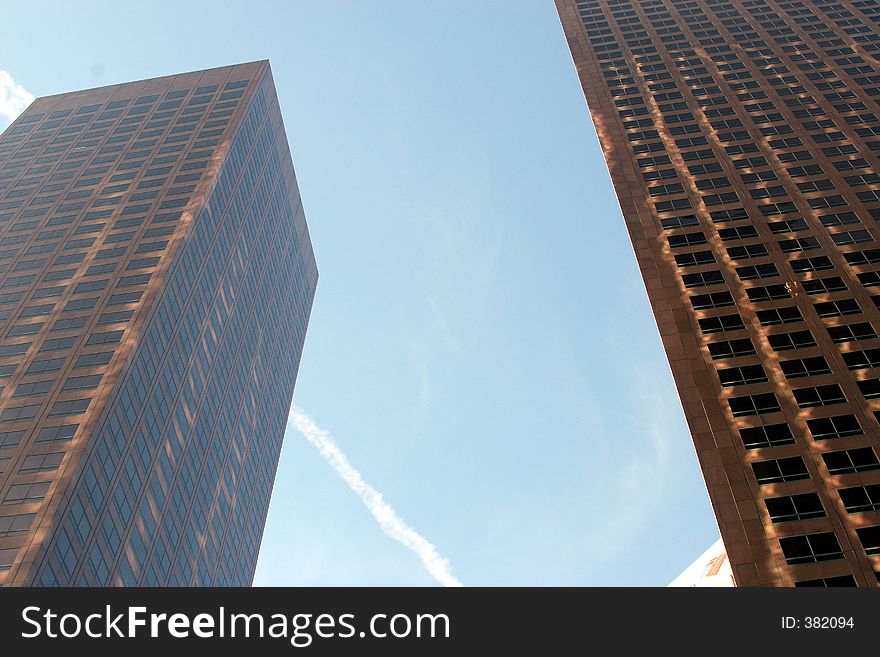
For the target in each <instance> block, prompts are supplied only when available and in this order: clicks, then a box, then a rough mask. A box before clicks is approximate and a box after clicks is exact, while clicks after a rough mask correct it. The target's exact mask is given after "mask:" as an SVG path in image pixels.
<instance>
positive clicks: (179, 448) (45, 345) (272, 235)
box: [0, 61, 318, 586]
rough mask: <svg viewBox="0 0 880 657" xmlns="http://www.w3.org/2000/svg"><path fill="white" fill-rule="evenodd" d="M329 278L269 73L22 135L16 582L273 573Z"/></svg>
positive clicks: (108, 106) (12, 479) (148, 84)
mask: <svg viewBox="0 0 880 657" xmlns="http://www.w3.org/2000/svg"><path fill="white" fill-rule="evenodd" d="M317 276H318V274H317V269H316V266H315V261H314V257H313V254H312V248H311V243H310V240H309V234H308V229H307V226H306V221H305V216H304V214H303V208H302V203H301V201H300V197H299V192H298V189H297V184H296V179H295V176H294V170H293V164H292V162H291V157H290V151H289V149H288V146H287V139H286V136H285V131H284V125H283V123H282V119H281V112H280V109H279V106H278V100H277V97H276V93H275V88H274V84H273V81H272V75H271V71H270V68H269V64H268V62H265V61H263V62H254V63H249V64H243V65H237V66H230V67H225V68H217V69H210V70H206V71H199V72H194V73H186V74H182V75H172V76H168V77H162V78H156V79H151V80H145V81H141V82H132V83H127V84H119V85H114V86H108V87H102V88H98V89H91V90H87V91H79V92H73V93H65V94H60V95H56V96H48V97H43V98H38V99H37V100H35V101H34V102H33V104H32V105H31V106H30V107H29V108H28V109H27V110H26V111H25V112H24V114H22V115H21V116H20V117H19V118H18V119H17V120H16V121H15V122H14V123H13V124H12V125H11V126H10V127H9V128H8V129H7V130H6V131H5V132H4V133H3V134H2V136H0V377H2V378H0V585H7V586H19V585H42V586H54V585H76V586H83V585H88V586H106V585H126V586H130V585H146V586H157V585H159V586H161V585H181V586H186V585H233V586H235V585H248V584H250V583H251V580H252V577H253V572H254V568H255V565H256V559H257V553H258V550H259V545H260V540H261V537H262V531H263V525H264V522H265V517H266V512H267V508H268V504H269V497H270V494H271V490H272V484H273V481H274V477H275V470H276V466H277V463H278V457H279V451H280V448H281V441H282V438H283V434H284V429H285V425H286V420H287V414H288V409H289V407H290V402H291V399H292V395H293V387H294V381H295V379H296V373H297V368H298V365H299V359H300V355H301V353H302V348H303V341H304V338H305V333H306V327H307V324H308V318H309V313H310V310H311V304H312V299H313V297H314V292H315V287H316V284H317Z"/></svg>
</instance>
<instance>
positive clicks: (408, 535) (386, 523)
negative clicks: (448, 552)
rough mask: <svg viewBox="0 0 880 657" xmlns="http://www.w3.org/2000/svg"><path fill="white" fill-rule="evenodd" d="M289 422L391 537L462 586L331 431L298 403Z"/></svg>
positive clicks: (446, 581) (438, 575)
mask: <svg viewBox="0 0 880 657" xmlns="http://www.w3.org/2000/svg"><path fill="white" fill-rule="evenodd" d="M287 422H288V425H291V426H293V427H294V428H295V429H296V430H297V431H299V432H300V433H301V434H302V435H304V436H305V437H306V440H308V441H309V442H310V443H312V445H314V446H315V447H317V448H318V451H319V452H320V453H321V456H323V457H324V459H325V460H326V461H327V462H328V463H329V464H330V465H331V466H332V467H333V469H334V470H336V473H337V474H338V475H339V476H340V477H342V479H343V481H345V483H346V484H348V487H349V488H351V490H353V491H354V492H355V494H357V496H358V497H360V498H361V501H362V502H363V503H364V505H365V506H366V507H367V509H369V511H370V513H372V514H373V517H374V518H375V519H376V521H377V522H378V523H379V526H380V527H381V528H382V531H383V532H385V534H386V535H387V536H389V537H391V538H393V539H394V540H395V541H398V542H399V543H401V544H402V545H404V546H405V547H406V548H407V549H409V550H410V551H412V552H413V553H415V555H416V556H417V557H418V558H419V559H421V560H422V564H423V565H424V566H425V569H426V570H427V571H428V573H430V575H431V577H433V578H434V579H435V580H437V581H438V582H439V583H440V584H442V585H443V586H462V584H461V582H459V581H458V580H457V579H456V578H455V576H454V575H453V574H452V569H451V567H450V565H449V561H448V560H447V559H445V558H444V557H442V556H440V554H439V553H438V552H437V549H436V548H435V547H434V546H433V545H432V544H431V543H430V542H429V541H428V540H427V539H426V538H425V537H424V536H422V535H421V534H419V533H418V532H417V531H416V530H415V529H413V528H412V527H410V526H409V525H407V524H406V523H405V522H404V521H403V519H402V518H401V517H400V516H398V515H397V512H396V511H395V510H394V509H393V508H392V507H391V505H390V504H388V502H386V501H385V500H384V499H382V495H381V493H379V491H377V490H376V489H375V488H373V487H372V486H370V484H368V483H367V482H365V481H364V478H363V477H362V476H361V473H360V472H358V471H357V470H355V469H354V468H353V467H352V465H351V464H350V463H349V462H348V458H347V457H346V456H345V454H343V453H342V451H341V450H340V449H339V447H337V446H336V443H335V442H333V439H332V438H331V437H330V434H329V433H327V432H326V431H324V430H323V429H321V428H320V427H319V426H318V425H316V424H315V422H314V421H313V420H312V419H311V418H310V417H309V416H308V415H306V413H305V412H304V411H303V410H302V409H301V408H299V407H298V406H294V407H293V408H291V410H290V416H289V417H288V419H287Z"/></svg>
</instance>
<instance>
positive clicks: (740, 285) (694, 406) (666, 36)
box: [556, 0, 880, 586]
mask: <svg viewBox="0 0 880 657" xmlns="http://www.w3.org/2000/svg"><path fill="white" fill-rule="evenodd" d="M556 5H557V9H558V12H559V15H560V17H561V20H562V25H563V28H564V31H565V35H566V38H567V40H568V43H569V46H570V49H571V52H572V56H573V58H574V61H575V65H576V68H577V72H578V76H579V78H580V81H581V84H582V86H583V90H584V94H585V96H586V99H587V103H588V105H589V110H590V113H591V114H592V117H593V122H594V124H595V127H596V131H597V133H598V135H599V141H600V143H601V146H602V149H603V152H604V154H605V158H606V160H607V163H608V168H609V170H610V172H611V178H612V181H613V183H614V186H615V190H616V192H617V196H618V199H619V201H620V206H621V209H622V211H623V216H624V220H625V222H626V226H627V229H628V231H629V234H630V237H631V239H632V243H633V248H634V250H635V254H636V257H637V259H638V263H639V267H640V269H641V272H642V275H643V278H644V281H645V286H646V288H647V292H648V296H649V298H650V302H651V305H652V308H653V312H654V315H655V317H656V320H657V325H658V327H659V330H660V334H661V336H662V339H663V344H664V347H665V349H666V353H667V356H668V358H669V362H670V365H671V367H672V372H673V376H674V378H675V382H676V385H677V387H678V390H679V394H680V397H681V402H682V406H683V407H684V411H685V415H686V417H687V421H688V423H689V426H690V429H691V433H692V436H693V440H694V445H695V447H696V452H697V456H698V459H699V462H700V466H701V468H702V470H703V475H704V477H705V480H706V485H707V487H708V490H709V496H710V498H711V501H712V504H713V506H714V509H715V513H716V516H717V519H718V524H719V526H720V529H721V535H722V538H723V540H724V544H725V547H726V550H727V555H728V557H729V559H730V564H731V567H732V571H733V576H734V578H735V579H736V583H737V584H738V585H740V586H793V585H799V586H832V585H833V586H838V585H850V586H853V585H858V586H877V585H878V580H877V572H878V571H880V513H878V509H880V460H878V456H880V433H878V432H880V425H878V419H877V414H878V412H880V402H878V399H880V378H878V377H880V369H878V368H880V338H878V331H880V311H878V302H880V267H878V264H880V244H878V236H880V229H878V223H877V222H878V220H880V169H878V166H880V163H878V157H877V156H878V153H880V107H878V99H880V61H878V57H880V2H877V1H876V0H861V1H841V0H827V1H826V0H811V1H809V2H807V1H791V2H777V1H771V0H719V1H715V2H712V1H709V0H616V1H615V0H583V1H580V0H556Z"/></svg>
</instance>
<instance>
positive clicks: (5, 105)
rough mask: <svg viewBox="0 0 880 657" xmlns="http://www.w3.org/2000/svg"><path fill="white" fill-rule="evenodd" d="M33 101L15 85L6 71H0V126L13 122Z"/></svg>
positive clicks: (27, 93) (23, 89)
mask: <svg viewBox="0 0 880 657" xmlns="http://www.w3.org/2000/svg"><path fill="white" fill-rule="evenodd" d="M33 100H34V96H33V94H32V93H30V92H29V91H28V90H27V89H25V88H24V87H22V86H21V85H20V84H17V83H16V82H15V80H13V79H12V76H11V75H10V74H9V73H8V72H7V71H4V70H2V69H0V124H5V123H12V122H13V121H15V119H16V118H18V115H19V114H21V113H22V112H24V110H25V108H26V107H27V106H28V105H30V104H31V103H32V102H33Z"/></svg>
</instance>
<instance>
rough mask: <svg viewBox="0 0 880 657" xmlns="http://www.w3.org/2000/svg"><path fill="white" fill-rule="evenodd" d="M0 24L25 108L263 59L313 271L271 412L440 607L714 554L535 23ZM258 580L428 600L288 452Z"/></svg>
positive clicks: (639, 579) (31, 12) (260, 6)
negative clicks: (288, 369) (303, 328)
mask: <svg viewBox="0 0 880 657" xmlns="http://www.w3.org/2000/svg"><path fill="white" fill-rule="evenodd" d="M2 17H3V30H2V32H3V38H2V40H0V71H8V72H9V73H10V74H11V75H12V76H13V77H14V78H15V81H16V82H17V83H19V84H21V85H22V86H23V87H24V88H26V89H27V90H28V91H29V92H31V93H33V94H34V95H36V96H40V95H47V94H52V93H59V92H63V91H71V90H76V89H80V88H86V87H94V86H100V85H104V84H113V83H117V82H126V81H130V80H136V79H141V78H147V77H154V76H159V75H166V74H171V73H178V72H183V71H188V70H196V69H200V68H209V67H212V66H222V65H227V64H232V63H237V62H243V61H250V60H255V59H263V58H269V59H270V60H271V63H272V68H273V72H274V76H275V82H276V85H277V87H278V95H279V98H280V101H281V107H282V111H283V114H284V119H285V124H286V128H287V135H288V137H289V140H290V145H291V150H292V153H293V159H294V163H295V166H296V169H297V175H298V179H299V185H300V190H301V192H302V196H303V200H304V204H305V209H306V215H307V217H308V221H309V226H310V230H311V233H312V240H313V243H314V248H315V253H316V257H317V261H318V267H319V269H320V273H321V278H320V282H319V284H318V291H317V296H316V300H315V306H314V310H313V313H312V318H311V323H310V326H309V333H308V337H307V339H306V346H305V353H304V355H303V359H302V365H301V368H300V372H299V378H298V381H297V387H296V393H295V396H294V399H295V402H296V404H297V405H298V406H300V407H302V408H303V409H304V410H305V411H306V412H307V413H308V414H309V415H310V416H311V417H312V418H313V419H314V421H315V422H316V423H317V424H318V425H319V426H320V427H322V428H323V429H325V430H326V431H328V432H329V434H330V435H331V436H332V438H333V440H334V441H335V442H336V444H337V445H338V447H339V448H340V449H341V450H342V452H344V453H345V455H347V458H348V460H349V462H350V463H351V465H352V466H353V467H355V468H356V469H357V470H359V471H360V473H361V474H362V476H363V477H364V479H365V480H366V481H367V482H369V483H370V484H371V485H372V486H374V487H375V489H377V490H378V491H379V492H380V493H381V494H382V495H383V496H384V499H385V500H386V501H387V502H388V503H389V504H391V505H392V506H393V507H394V508H395V509H396V510H397V512H398V514H399V515H400V516H401V517H402V518H403V519H405V521H406V522H407V523H409V524H410V525H411V526H412V527H414V528H415V529H416V530H417V531H418V532H420V533H421V534H422V535H423V536H424V537H425V538H427V539H428V540H429V541H430V542H431V543H433V544H434V545H435V546H436V549H437V551H438V552H439V553H440V554H442V556H443V557H445V558H446V559H448V560H449V562H450V564H451V567H452V571H453V573H454V575H455V576H456V577H457V578H458V579H460V580H461V581H462V582H463V583H464V584H465V585H562V586H565V585H665V584H666V583H667V582H669V581H670V580H672V579H673V578H674V577H675V576H676V575H677V574H678V573H679V572H680V571H681V570H683V569H684V568H685V567H686V566H687V565H688V564H690V563H691V562H692V561H693V560H694V559H695V558H696V557H698V556H699V555H700V554H701V553H702V552H703V551H704V550H705V549H706V548H707V547H708V546H709V545H710V544H711V543H712V542H713V541H714V540H715V539H716V538H717V534H718V530H717V525H716V524H715V520H714V517H713V516H712V513H711V509H710V506H709V502H708V497H707V495H706V492H705V488H704V485H703V482H702V477H701V475H700V472H699V468H698V466H697V462H696V458H695V456H694V450H693V445H692V442H691V440H690V437H689V434H688V432H687V428H686V425H685V422H684V417H683V414H682V411H681V407H680V405H679V402H678V397H677V395H676V392H675V388H674V385H673V382H672V377H671V374H670V372H669V368H668V365H667V363H666V359H665V356H664V354H663V352H662V348H661V344H660V339H659V336H658V334H657V330H656V325H655V324H654V320H653V317H652V315H651V312H650V308H649V305H648V302H647V298H646V296H645V292H644V287H643V285H642V282H641V279H640V277H639V273H638V269H637V267H636V263H635V258H634V256H633V253H632V248H631V246H630V243H629V239H628V236H627V234H626V231H625V228H624V224H623V220H622V219H621V217H620V210H619V208H618V205H617V202H616V199H615V197H614V192H613V189H612V187H611V183H610V179H609V177H608V174H607V170H606V168H605V164H604V161H603V159H602V155H601V152H600V150H599V146H598V143H597V140H596V135H595V132H594V130H593V127H592V125H591V124H590V119H589V114H588V112H587V109H586V106H585V103H584V100H583V95H582V93H581V90H580V87H579V84H578V80H577V76H576V74H575V70H574V66H573V64H572V62H571V58H570V56H569V53H568V49H567V45H566V43H565V39H564V37H563V34H562V30H561V27H560V25H559V21H558V18H557V16H556V13H555V9H554V7H553V3H552V2H551V1H550V0H540V1H539V0H534V1H530V2H509V1H508V2H488V1H485V2H474V1H473V0H471V1H468V2H453V1H451V0H447V1H444V2H442V3H441V2H427V1H419V0H412V1H406V2H404V1H402V0H397V1H394V2H391V1H387V2H380V1H379V0H371V1H368V2H355V1H351V2H330V1H327V0H321V1H316V2H308V3H307V2H265V1H264V2H253V1H251V2H248V3H244V2H218V1H216V0H215V1H213V2H165V1H153V2H150V3H137V4H135V3H130V4H129V3H126V4H125V5H124V9H123V5H121V4H119V3H118V2H77V3H67V2H54V3H46V2H29V3H14V4H9V5H7V6H6V7H5V8H4V10H3V12H2ZM2 127H4V124H3V119H2V117H0V128H2ZM255 583H257V584H274V585H355V586H358V585H433V584H435V580H434V579H433V578H432V577H431V576H430V575H429V574H428V572H427V571H426V570H425V568H424V567H423V565H422V563H421V562H420V561H419V559H418V558H417V557H416V556H415V555H414V554H413V553H412V552H410V551H408V550H407V549H406V548H405V547H404V546H402V545H401V544H399V543H397V542H394V541H392V540H391V539H390V538H389V537H388V536H386V535H385V534H383V532H382V530H381V529H380V527H379V525H378V524H377V523H376V521H375V519H374V518H373V516H371V515H370V513H369V512H368V511H367V509H366V508H365V507H364V505H363V504H362V503H361V501H360V500H359V499H358V497H357V496H355V495H354V494H353V493H352V491H351V490H349V488H348V487H347V486H346V485H345V483H344V482H343V481H342V480H341V479H340V478H339V476H338V475H337V473H336V472H335V471H334V470H333V469H332V468H331V467H330V466H329V465H328V463H327V462H326V461H325V460H324V459H323V458H322V456H321V455H320V453H319V452H318V450H316V449H315V448H314V446H313V445H311V444H310V443H309V442H307V441H306V440H305V439H304V437H303V436H302V435H301V434H299V433H297V432H295V431H294V430H293V429H289V430H288V435H287V437H286V439H285V445H284V450H283V453H282V457H281V463H280V465H279V469H278V477H277V480H276V483H275V489H274V493H273V497H272V504H271V507H270V511H269V519H268V522H267V526H266V532H265V536H264V542H263V549H262V552H261V556H260V562H259V565H258V568H257V575H256V580H255Z"/></svg>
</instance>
